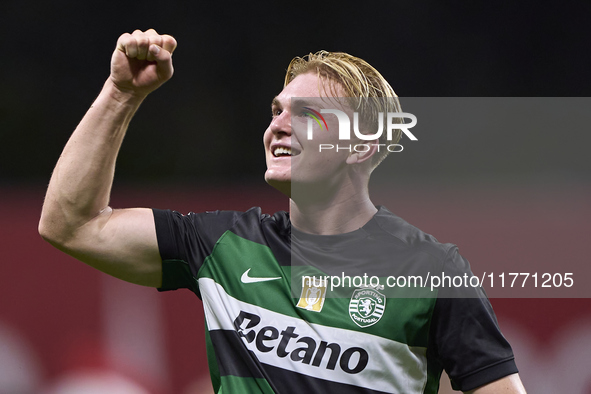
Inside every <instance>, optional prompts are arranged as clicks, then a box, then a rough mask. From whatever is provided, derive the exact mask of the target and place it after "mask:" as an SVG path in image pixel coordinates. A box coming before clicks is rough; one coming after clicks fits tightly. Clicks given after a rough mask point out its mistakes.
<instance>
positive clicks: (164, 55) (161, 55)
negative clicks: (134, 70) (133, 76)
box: [146, 44, 173, 79]
mask: <svg viewBox="0 0 591 394" xmlns="http://www.w3.org/2000/svg"><path fill="white" fill-rule="evenodd" d="M146 59H147V60H148V61H151V62H154V61H155V62H156V63H157V64H158V68H159V69H160V70H161V74H162V75H163V76H164V77H166V78H167V79H168V78H170V77H171V76H172V73H173V68H172V54H171V53H170V52H168V51H167V50H166V49H163V48H162V47H159V46H158V45H156V44H152V45H150V48H149V49H148V56H147V57H146Z"/></svg>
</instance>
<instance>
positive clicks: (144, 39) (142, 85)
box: [110, 29, 177, 96]
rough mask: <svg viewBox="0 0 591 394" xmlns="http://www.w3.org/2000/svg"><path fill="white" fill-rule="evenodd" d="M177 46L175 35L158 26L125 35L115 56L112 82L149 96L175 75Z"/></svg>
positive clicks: (119, 41)
mask: <svg viewBox="0 0 591 394" xmlns="http://www.w3.org/2000/svg"><path fill="white" fill-rule="evenodd" d="M176 45H177V44H176V40H175V39H174V38H173V37H172V36H169V35H167V34H164V35H161V34H158V33H157V32H156V31H155V30H154V29H149V30H146V31H145V32H142V31H140V30H136V31H134V32H133V33H132V34H129V33H125V34H123V35H121V37H119V40H117V48H116V49H115V52H113V57H112V58H111V76H110V78H111V81H112V82H113V83H114V84H115V86H116V87H117V88H118V89H119V90H120V91H122V92H126V93H131V94H134V95H140V96H145V95H148V94H149V93H150V92H152V91H154V90H156V89H157V88H158V87H160V85H162V84H163V83H164V82H166V81H168V80H169V79H170V77H172V74H173V67H172V53H173V52H174V50H175V48H176Z"/></svg>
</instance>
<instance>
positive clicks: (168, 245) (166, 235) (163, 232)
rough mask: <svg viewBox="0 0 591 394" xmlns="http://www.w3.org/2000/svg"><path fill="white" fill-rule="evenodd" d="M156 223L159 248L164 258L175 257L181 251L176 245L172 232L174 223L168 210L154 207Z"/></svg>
mask: <svg viewBox="0 0 591 394" xmlns="http://www.w3.org/2000/svg"><path fill="white" fill-rule="evenodd" d="M152 212H153V213H154V223H155V224H156V238H157V239H158V250H159V251H160V257H161V258H162V260H171V259H175V258H176V257H177V256H178V254H179V252H178V250H177V248H176V247H175V245H176V242H175V240H174V236H173V233H172V225H171V223H170V219H169V213H168V211H165V210H162V209H152Z"/></svg>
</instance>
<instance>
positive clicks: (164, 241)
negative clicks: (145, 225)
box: [152, 209, 242, 295]
mask: <svg viewBox="0 0 591 394" xmlns="http://www.w3.org/2000/svg"><path fill="white" fill-rule="evenodd" d="M152 211H153V213H154V222H155V225H156V236H157V239H158V249H159V251H160V257H161V258H162V287H160V288H159V289H158V290H160V291H166V290H176V289H179V288H188V289H190V290H192V291H193V292H194V293H196V294H197V295H199V289H198V287H197V281H196V280H195V278H196V277H197V274H198V272H199V269H200V268H201V266H202V265H203V261H204V260H205V259H206V258H207V256H209V255H210V254H211V252H212V250H213V248H214V246H215V244H216V242H217V241H218V239H219V238H220V237H221V236H222V235H223V234H224V233H225V232H226V231H228V230H229V229H230V228H232V226H233V225H234V224H235V223H236V221H237V220H238V219H239V218H240V216H241V215H242V212H236V211H213V212H204V213H189V214H187V215H183V214H181V213H179V212H176V211H171V210H160V209H153V210H152Z"/></svg>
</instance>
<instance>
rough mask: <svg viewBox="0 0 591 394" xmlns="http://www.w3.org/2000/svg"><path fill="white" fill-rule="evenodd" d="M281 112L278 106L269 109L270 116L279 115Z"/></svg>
mask: <svg viewBox="0 0 591 394" xmlns="http://www.w3.org/2000/svg"><path fill="white" fill-rule="evenodd" d="M282 112H283V111H282V110H281V109H279V108H272V109H271V117H273V118H274V117H276V116H279V115H281V113H282Z"/></svg>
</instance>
